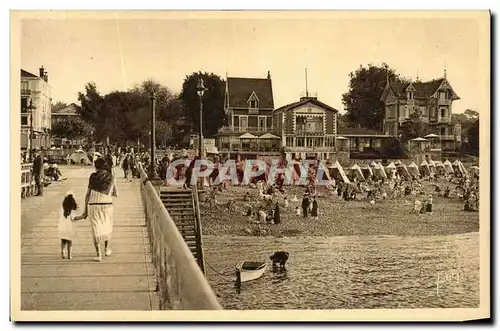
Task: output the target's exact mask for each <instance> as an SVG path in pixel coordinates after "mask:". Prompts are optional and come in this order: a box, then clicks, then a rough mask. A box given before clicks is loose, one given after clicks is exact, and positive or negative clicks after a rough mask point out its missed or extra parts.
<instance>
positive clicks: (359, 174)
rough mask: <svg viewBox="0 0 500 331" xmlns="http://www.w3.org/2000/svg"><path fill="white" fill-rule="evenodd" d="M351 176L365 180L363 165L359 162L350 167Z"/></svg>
mask: <svg viewBox="0 0 500 331" xmlns="http://www.w3.org/2000/svg"><path fill="white" fill-rule="evenodd" d="M349 170H350V174H351V178H353V179H354V178H356V179H357V180H358V181H362V182H364V181H365V176H364V175H363V171H362V170H361V167H360V166H359V165H357V164H355V165H353V166H352V167H351V168H350V169H349Z"/></svg>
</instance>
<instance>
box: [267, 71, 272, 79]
mask: <svg viewBox="0 0 500 331" xmlns="http://www.w3.org/2000/svg"><path fill="white" fill-rule="evenodd" d="M267 79H271V71H269V70H268V71H267Z"/></svg>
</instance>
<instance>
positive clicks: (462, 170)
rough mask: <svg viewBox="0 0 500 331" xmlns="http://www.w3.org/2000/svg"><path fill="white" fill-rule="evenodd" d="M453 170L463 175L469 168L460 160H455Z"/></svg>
mask: <svg viewBox="0 0 500 331" xmlns="http://www.w3.org/2000/svg"><path fill="white" fill-rule="evenodd" d="M452 166H453V170H455V173H457V172H460V173H461V174H462V176H465V175H467V170H466V169H465V167H464V165H463V163H462V162H460V160H455V162H453V163H452Z"/></svg>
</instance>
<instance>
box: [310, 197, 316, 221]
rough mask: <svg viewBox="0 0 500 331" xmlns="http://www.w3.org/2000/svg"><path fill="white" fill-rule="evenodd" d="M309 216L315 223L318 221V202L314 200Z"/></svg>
mask: <svg viewBox="0 0 500 331" xmlns="http://www.w3.org/2000/svg"><path fill="white" fill-rule="evenodd" d="M311 216H312V217H314V219H315V220H316V221H317V220H318V201H316V198H313V201H312V208H311Z"/></svg>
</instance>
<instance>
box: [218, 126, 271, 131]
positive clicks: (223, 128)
mask: <svg viewBox="0 0 500 331" xmlns="http://www.w3.org/2000/svg"><path fill="white" fill-rule="evenodd" d="M232 132H241V133H245V132H248V133H267V132H274V129H273V128H267V127H257V126H246V127H241V126H235V127H229V126H223V127H221V128H220V129H219V133H232Z"/></svg>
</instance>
